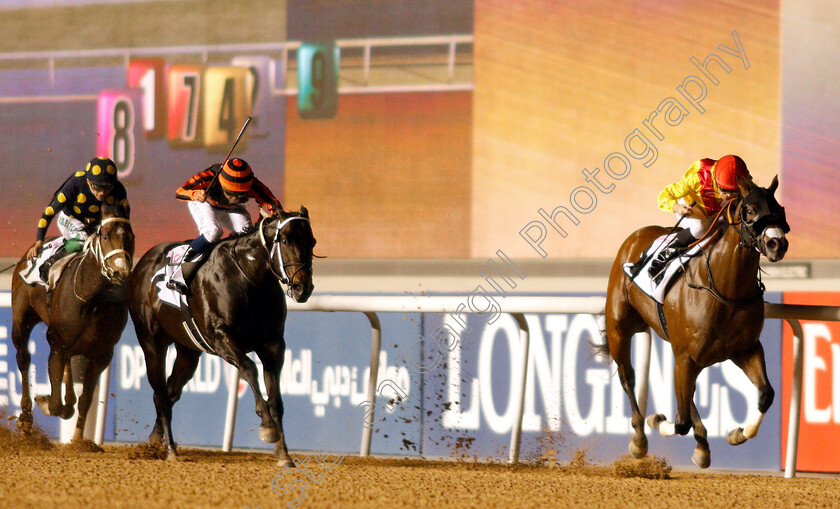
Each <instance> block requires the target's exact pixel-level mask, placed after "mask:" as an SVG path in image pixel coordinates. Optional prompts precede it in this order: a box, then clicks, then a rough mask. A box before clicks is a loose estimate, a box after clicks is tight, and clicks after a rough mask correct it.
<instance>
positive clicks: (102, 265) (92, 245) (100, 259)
mask: <svg viewBox="0 0 840 509" xmlns="http://www.w3.org/2000/svg"><path fill="white" fill-rule="evenodd" d="M108 223H130V221H129V220H128V219H126V218H124V217H108V218H105V219H103V220H102V222H101V223H100V224H99V228H98V229H97V230H96V233H95V234H93V235H91V236H90V237H88V238H87V240H85V244H84V246H82V252H83V254H82V257H81V258H79V263H77V264H76V270H75V271H74V272H73V295H75V296H76V298H77V299H79V300H80V301H82V302H84V303H85V304H88V303H89V302H88V300H87V299H85V298H84V297H82V296H81V295H79V292H77V291H76V286H77V281H78V279H79V268H80V267H81V266H82V261H83V260H84V258H85V257H86V256H87V255H88V254H93V257H94V259H95V260H96V263H97V264H98V265H99V272H100V273H101V274H102V275H103V276H105V277H106V278H107V279H110V278H111V276H112V275H113V274H114V271H113V270H111V269H110V268H108V266H107V265H106V262H107V261H108V259H110V258H112V257H114V256H118V255H125V256H126V258H128V260H129V263H131V262H130V261H131V255H130V254H129V253H128V251H126V250H125V249H112V250H111V251H108V252H107V253H105V254H103V253H102V237H101V236H100V234H99V232H100V230H101V229H102V226H103V225H106V224H108ZM94 239H95V241H94Z"/></svg>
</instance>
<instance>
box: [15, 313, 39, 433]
mask: <svg viewBox="0 0 840 509" xmlns="http://www.w3.org/2000/svg"><path fill="white" fill-rule="evenodd" d="M31 322H32V320H25V319H21V320H13V323H12V342H13V343H14V345H15V349H16V350H17V355H16V359H17V365H18V371H20V385H21V392H20V416H19V417H18V421H17V426H18V429H20V430H21V431H24V432H28V431H30V430H31V429H32V396H31V394H30V393H29V367H30V365H31V364H32V354H30V353H29V335H30V334H31V333H32V327H34V323H31Z"/></svg>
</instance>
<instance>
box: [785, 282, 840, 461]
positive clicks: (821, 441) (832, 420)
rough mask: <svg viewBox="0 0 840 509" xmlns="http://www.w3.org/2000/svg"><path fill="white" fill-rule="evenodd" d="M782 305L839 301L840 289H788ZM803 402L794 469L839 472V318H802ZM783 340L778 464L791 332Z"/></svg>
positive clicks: (790, 376) (787, 329) (788, 388)
mask: <svg viewBox="0 0 840 509" xmlns="http://www.w3.org/2000/svg"><path fill="white" fill-rule="evenodd" d="M784 303H785V304H810V305H821V306H840V293H838V292H789V293H785V295H784ZM802 336H803V337H802V341H803V352H802V407H801V412H802V414H801V417H800V425H799V453H798V455H797V458H796V470H803V471H812V472H840V322H812V321H802ZM782 338H783V344H782V466H783V467H784V464H785V461H786V457H785V456H786V455H785V444H786V443H787V432H788V415H789V411H788V410H789V405H790V393H791V382H792V379H793V332H792V330H791V328H790V326H789V325H788V324H787V323H785V326H784V329H783V333H782Z"/></svg>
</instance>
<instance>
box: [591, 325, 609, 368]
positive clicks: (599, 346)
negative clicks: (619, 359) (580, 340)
mask: <svg viewBox="0 0 840 509" xmlns="http://www.w3.org/2000/svg"><path fill="white" fill-rule="evenodd" d="M600 332H601V342H600V343H595V342H592V348H593V349H594V350H595V355H603V356H604V358H605V359H606V360H607V361H609V360H610V359H612V356H611V355H610V343H609V339H608V338H607V331H606V330H605V329H601V331H600Z"/></svg>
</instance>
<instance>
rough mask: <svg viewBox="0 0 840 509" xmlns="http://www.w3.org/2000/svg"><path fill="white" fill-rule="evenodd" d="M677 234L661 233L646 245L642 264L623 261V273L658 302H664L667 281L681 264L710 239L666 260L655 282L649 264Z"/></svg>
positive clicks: (672, 277)
mask: <svg viewBox="0 0 840 509" xmlns="http://www.w3.org/2000/svg"><path fill="white" fill-rule="evenodd" d="M676 236H677V234H676V233H672V234H670V235H663V236H661V237H659V238H657V239H656V240H654V241H653V243H652V244H651V245H650V247H648V248H647V249H646V250H645V252H644V253H643V254H642V256H641V258H640V259H641V260H644V265H643V266H642V267H638V266H637V265H636V264H635V263H625V264H624V266H623V268H624V273H625V274H627V276H628V277H629V278H630V280H631V281H633V283H635V285H636V286H638V287H639V289H641V290H642V291H643V292H644V293H645V294H646V295H648V296H649V297H651V298H652V299H653V300H655V301H656V302H658V303H659V304H664V301H665V293H666V291H667V290H668V286H669V283H670V282H671V281H672V280H673V279H674V277H675V276H676V275H677V274H679V273H680V272H682V270H683V265H684V264H686V263H688V260H690V259H691V258H693V257H695V256H697V255H698V254H700V253H702V252H703V248H704V247H705V246H706V245H707V244H708V243H709V242H710V241H711V239H704V240H703V241H702V242H699V243H698V244H695V245H694V246H692V247H691V249H689V250H688V251H686V252H685V253H683V254H681V255H680V256H676V257H674V258H673V259H672V260H671V261H669V262H668V265H667V266H666V267H665V269H663V271H664V274H663V276H662V279H661V280H660V281H659V282H658V283H657V282H656V281H654V280H653V279H651V277H650V274H649V272H650V265H651V263H653V261H654V260H655V259H656V256H657V255H658V254H659V252H660V251H662V250H663V249H665V248H666V247H668V244H670V243H671V241H673V240H674V238H675V237H676Z"/></svg>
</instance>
